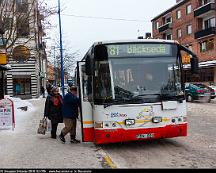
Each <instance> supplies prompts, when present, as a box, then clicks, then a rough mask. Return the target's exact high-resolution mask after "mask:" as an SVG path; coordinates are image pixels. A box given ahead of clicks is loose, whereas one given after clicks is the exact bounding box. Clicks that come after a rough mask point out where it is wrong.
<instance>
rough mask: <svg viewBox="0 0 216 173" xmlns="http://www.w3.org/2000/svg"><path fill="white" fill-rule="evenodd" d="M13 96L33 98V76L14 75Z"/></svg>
mask: <svg viewBox="0 0 216 173" xmlns="http://www.w3.org/2000/svg"><path fill="white" fill-rule="evenodd" d="M13 96H16V97H20V98H24V99H26V98H31V76H28V75H26V76H25V75H16V76H13Z"/></svg>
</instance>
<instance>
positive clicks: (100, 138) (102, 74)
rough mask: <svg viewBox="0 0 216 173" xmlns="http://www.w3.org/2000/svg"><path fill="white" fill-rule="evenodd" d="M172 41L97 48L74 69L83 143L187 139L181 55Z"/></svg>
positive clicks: (193, 58)
mask: <svg viewBox="0 0 216 173" xmlns="http://www.w3.org/2000/svg"><path fill="white" fill-rule="evenodd" d="M183 54H187V55H189V56H188V57H189V62H190V64H191V72H192V73H197V71H198V59H197V57H196V55H195V54H193V52H191V51H190V50H189V49H187V48H185V47H183V46H181V45H180V44H178V43H177V42H175V41H167V40H153V39H152V40H151V39H148V40H144V39H143V40H133V41H107V42H97V43H95V44H93V46H92V47H91V48H90V49H89V51H88V52H87V53H86V55H85V57H84V58H83V60H82V61H80V62H78V63H77V70H76V77H77V85H78V88H79V97H80V98H81V126H82V140H83V142H94V143H95V144H106V143H116V142H126V141H136V140H149V139H157V138H171V137H178V136H186V135H187V113H186V101H185V94H184V81H183V75H182V73H183V63H182V55H183Z"/></svg>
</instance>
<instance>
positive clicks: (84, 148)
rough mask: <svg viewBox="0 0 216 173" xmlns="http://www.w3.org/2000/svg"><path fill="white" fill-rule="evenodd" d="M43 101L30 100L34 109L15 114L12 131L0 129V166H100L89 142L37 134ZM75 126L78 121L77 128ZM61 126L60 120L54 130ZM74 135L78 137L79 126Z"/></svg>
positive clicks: (96, 151) (99, 161) (99, 160)
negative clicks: (63, 141) (60, 139)
mask: <svg viewBox="0 0 216 173" xmlns="http://www.w3.org/2000/svg"><path fill="white" fill-rule="evenodd" d="M44 101H45V99H35V100H31V101H30V102H31V103H32V105H33V106H34V110H35V111H33V112H31V113H30V114H28V115H25V116H23V117H22V118H19V117H15V120H17V121H16V126H15V129H14V131H11V130H9V131H8V130H1V131H0V141H1V142H0V152H1V153H0V160H1V161H0V168H102V167H103V164H102V163H103V157H102V156H101V154H100V153H99V152H98V148H96V147H95V145H94V144H93V143H85V144H84V143H80V144H71V143H70V142H69V136H67V137H66V140H67V142H66V144H62V143H61V142H60V141H59V140H57V139H51V138H50V133H47V134H46V135H39V134H37V128H38V125H39V120H40V119H41V118H42V117H43V107H44ZM24 113H25V112H23V114H24ZM79 126H80V123H78V127H77V129H80V127H79ZM62 128H63V124H60V125H59V127H58V134H59V133H60V130H61V129H62ZM77 138H78V139H81V132H80V130H78V131H77Z"/></svg>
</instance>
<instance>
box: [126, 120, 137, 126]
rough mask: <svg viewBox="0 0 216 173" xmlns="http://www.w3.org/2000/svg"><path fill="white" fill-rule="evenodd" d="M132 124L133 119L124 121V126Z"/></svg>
mask: <svg viewBox="0 0 216 173" xmlns="http://www.w3.org/2000/svg"><path fill="white" fill-rule="evenodd" d="M134 124H135V120H134V119H128V120H125V125H126V126H132V125H134Z"/></svg>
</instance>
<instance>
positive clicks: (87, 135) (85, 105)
mask: <svg viewBox="0 0 216 173" xmlns="http://www.w3.org/2000/svg"><path fill="white" fill-rule="evenodd" d="M77 67H78V69H77V71H78V74H77V76H78V78H77V81H78V88H79V97H80V100H81V109H80V114H81V128H82V141H83V142H93V141H94V122H93V117H92V105H91V102H90V101H91V98H92V97H91V96H92V93H91V89H89V77H88V76H87V75H86V73H85V62H83V61H80V62H78V64H77Z"/></svg>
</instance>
